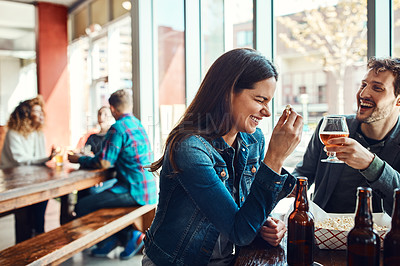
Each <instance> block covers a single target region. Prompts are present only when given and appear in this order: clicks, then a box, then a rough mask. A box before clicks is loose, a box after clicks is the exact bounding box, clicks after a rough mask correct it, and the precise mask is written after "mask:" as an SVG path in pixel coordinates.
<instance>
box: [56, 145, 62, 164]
mask: <svg viewBox="0 0 400 266" xmlns="http://www.w3.org/2000/svg"><path fill="white" fill-rule="evenodd" d="M56 152H57V154H56V156H54V159H55V161H56V166H62V165H63V164H64V149H63V148H61V147H57V148H56Z"/></svg>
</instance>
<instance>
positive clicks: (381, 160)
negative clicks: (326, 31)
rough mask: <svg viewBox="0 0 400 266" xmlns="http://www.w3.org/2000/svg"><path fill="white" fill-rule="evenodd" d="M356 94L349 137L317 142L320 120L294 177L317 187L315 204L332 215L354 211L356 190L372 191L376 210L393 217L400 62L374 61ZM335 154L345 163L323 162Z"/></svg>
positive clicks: (399, 150) (399, 142)
mask: <svg viewBox="0 0 400 266" xmlns="http://www.w3.org/2000/svg"><path fill="white" fill-rule="evenodd" d="M367 69H368V70H367V73H366V74H365V76H364V78H363V80H362V81H361V86H360V88H359V89H358V91H357V94H356V98H357V112H356V114H355V115H347V116H346V120H347V125H348V128H349V132H350V136H349V137H348V138H346V137H340V138H333V139H330V140H329V143H330V144H332V145H336V146H332V147H324V145H323V144H322V143H321V141H320V139H319V128H320V126H321V123H322V120H321V121H320V122H319V124H318V126H317V128H316V130H315V132H314V135H313V136H312V138H311V140H310V143H309V144H308V147H307V150H306V152H305V154H304V157H303V160H302V161H301V162H300V163H299V164H298V165H297V166H296V168H295V170H294V172H293V173H292V174H293V175H294V176H306V177H308V184H309V185H312V184H315V191H314V195H313V199H312V200H313V201H314V202H315V203H316V204H317V205H319V206H320V207H321V208H322V209H324V210H325V211H326V212H328V213H354V212H355V208H356V197H357V195H356V192H357V187H360V186H363V187H364V186H367V187H371V188H372V193H373V197H372V207H373V212H382V211H386V212H387V213H388V214H389V215H392V208H393V190H394V189H395V188H397V187H400V174H399V170H400V124H399V112H400V59H395V58H371V59H370V60H369V61H368V65H367ZM327 152H336V156H337V158H338V159H339V160H341V161H343V162H344V163H341V164H337V163H325V162H321V159H323V158H326V153H327Z"/></svg>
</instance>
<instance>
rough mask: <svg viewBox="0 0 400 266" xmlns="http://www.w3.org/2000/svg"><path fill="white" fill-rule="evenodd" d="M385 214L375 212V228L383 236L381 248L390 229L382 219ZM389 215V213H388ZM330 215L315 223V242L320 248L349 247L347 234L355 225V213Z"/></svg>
mask: <svg viewBox="0 0 400 266" xmlns="http://www.w3.org/2000/svg"><path fill="white" fill-rule="evenodd" d="M383 215H384V214H381V213H374V220H375V219H376V221H377V223H375V222H374V229H375V230H376V231H377V232H378V234H379V237H380V238H381V248H383V239H384V237H385V234H386V233H387V232H388V230H389V226H387V225H386V224H385V223H384V222H383V221H382V220H383V219H384V218H383V217H381V216H383ZM386 215H387V214H386ZM329 216H330V217H328V218H325V219H324V220H320V221H317V222H316V223H315V231H314V235H315V242H316V244H317V246H318V248H320V249H336V250H344V249H346V248H347V234H348V233H349V231H350V230H351V229H352V228H353V227H354V214H348V215H346V214H332V213H330V214H329Z"/></svg>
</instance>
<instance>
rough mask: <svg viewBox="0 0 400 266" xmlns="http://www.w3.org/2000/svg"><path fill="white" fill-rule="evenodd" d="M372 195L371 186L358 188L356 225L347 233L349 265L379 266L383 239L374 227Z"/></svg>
mask: <svg viewBox="0 0 400 266" xmlns="http://www.w3.org/2000/svg"><path fill="white" fill-rule="evenodd" d="M371 197H372V189H371V188H369V187H358V188H357V198H358V200H357V201H358V203H357V210H356V216H355V218H354V227H353V229H351V230H350V232H349V234H348V235H347V265H349V266H351V265H356V266H359V265H362V266H367V265H377V266H379V255H380V250H381V241H380V238H379V235H378V233H377V232H376V231H375V230H374V228H373V222H372V212H371Z"/></svg>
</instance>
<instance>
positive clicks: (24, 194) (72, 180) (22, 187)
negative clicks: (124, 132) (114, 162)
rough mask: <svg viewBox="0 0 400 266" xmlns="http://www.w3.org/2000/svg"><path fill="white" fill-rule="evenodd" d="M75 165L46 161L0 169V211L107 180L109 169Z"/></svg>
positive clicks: (110, 173) (110, 171)
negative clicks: (79, 168)
mask: <svg viewBox="0 0 400 266" xmlns="http://www.w3.org/2000/svg"><path fill="white" fill-rule="evenodd" d="M78 167H79V164H66V165H64V166H63V167H56V166H55V165H54V164H53V165H52V164H49V165H46V166H33V165H30V166H18V167H14V168H8V169H2V170H0V213H4V212H7V211H11V210H14V209H17V208H21V207H24V206H28V205H31V204H34V203H38V202H42V201H45V200H49V199H52V198H57V197H60V196H62V195H66V194H69V193H71V192H73V191H75V190H82V189H85V188H89V187H92V186H94V185H96V184H98V183H100V182H103V181H105V180H107V179H108V178H109V177H110V176H111V175H112V171H113V170H112V169H108V170H102V169H99V170H78Z"/></svg>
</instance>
